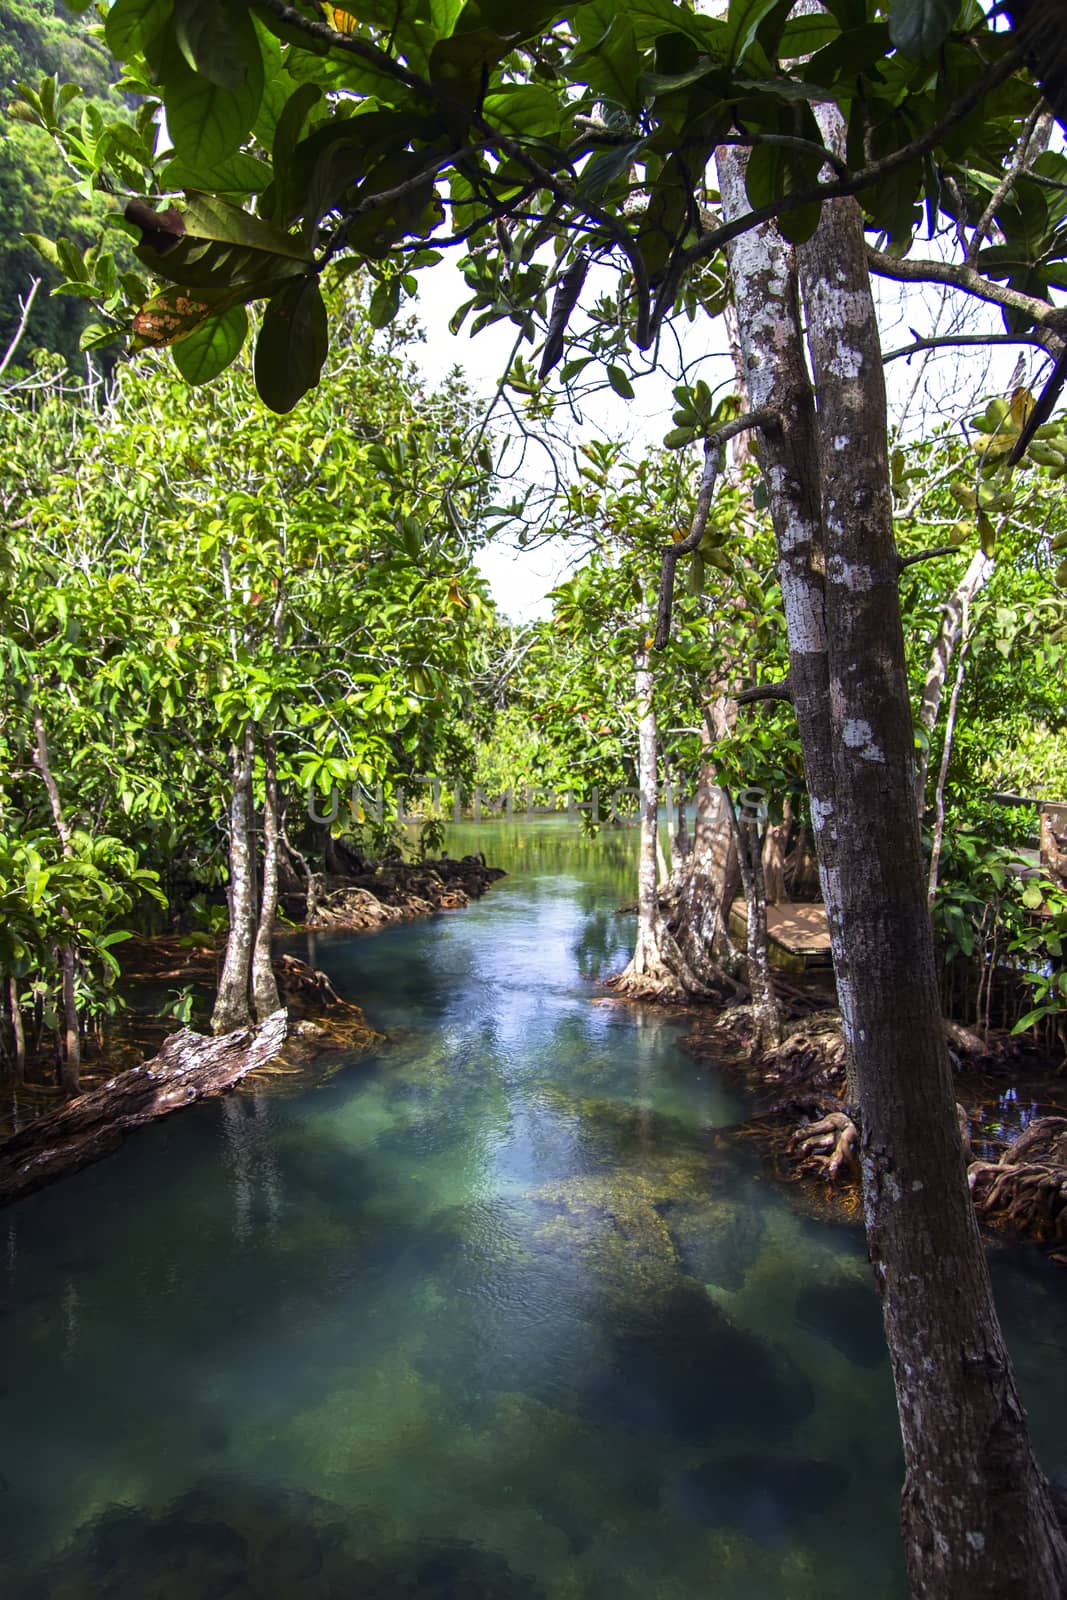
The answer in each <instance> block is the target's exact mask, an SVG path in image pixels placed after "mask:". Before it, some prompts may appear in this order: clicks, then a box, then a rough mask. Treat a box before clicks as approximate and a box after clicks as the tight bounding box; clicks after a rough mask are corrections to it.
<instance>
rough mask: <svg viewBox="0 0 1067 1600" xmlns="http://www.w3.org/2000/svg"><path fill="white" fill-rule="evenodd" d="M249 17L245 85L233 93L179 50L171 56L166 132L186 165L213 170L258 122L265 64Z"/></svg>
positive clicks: (166, 70) (166, 89)
mask: <svg viewBox="0 0 1067 1600" xmlns="http://www.w3.org/2000/svg"><path fill="white" fill-rule="evenodd" d="M244 15H245V26H246V28H247V30H248V32H247V49H248V55H247V57H246V60H245V74H244V78H243V81H242V82H241V83H240V84H238V85H236V86H234V87H224V86H223V85H221V84H218V83H213V82H212V81H211V79H210V78H206V77H203V76H202V75H201V74H200V73H197V72H194V71H193V70H192V68H191V67H190V66H189V63H188V62H187V61H186V59H185V57H184V56H183V55H182V53H181V52H180V50H179V49H178V47H177V44H176V42H175V43H174V45H173V48H171V49H170V50H168V51H167V52H166V62H165V66H164V70H163V104H164V107H165V110H166V113H167V131H168V132H169V134H170V136H171V138H172V139H173V140H174V148H175V150H176V151H177V153H178V155H179V156H181V157H182V159H183V160H185V161H189V162H192V163H193V164H195V165H196V166H200V167H207V168H211V167H214V166H217V165H218V163H219V162H220V161H225V160H227V159H228V158H229V157H230V156H232V155H233V154H234V152H235V151H236V150H237V149H238V147H239V145H240V143H241V141H242V139H243V138H244V136H245V134H246V133H248V131H249V129H250V128H251V126H252V124H253V123H254V122H255V120H256V113H257V112H258V111H259V103H260V100H261V99H262V98H263V58H262V56H261V55H260V50H259V39H258V37H257V35H256V31H255V28H254V27H253V26H252V22H251V19H250V18H249V17H248V15H247V13H245V14H244Z"/></svg>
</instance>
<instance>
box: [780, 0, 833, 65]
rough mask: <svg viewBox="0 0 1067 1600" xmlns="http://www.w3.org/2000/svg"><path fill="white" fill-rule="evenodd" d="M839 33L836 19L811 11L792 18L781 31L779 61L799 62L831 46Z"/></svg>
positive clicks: (822, 12) (827, 14)
mask: <svg viewBox="0 0 1067 1600" xmlns="http://www.w3.org/2000/svg"><path fill="white" fill-rule="evenodd" d="M840 33H841V24H840V23H839V22H838V21H837V18H836V17H832V16H830V14H829V13H828V12H825V11H813V12H812V13H811V14H810V15H809V16H806V17H792V18H791V19H790V20H789V21H788V22H787V23H786V25H785V27H784V28H783V29H782V37H781V39H780V40H779V42H778V59H779V61H799V60H801V59H803V58H804V57H805V56H810V55H814V54H815V52H816V50H822V49H823V48H824V47H825V46H826V45H828V44H832V43H833V41H834V40H835V39H836V38H838V37H839V35H840Z"/></svg>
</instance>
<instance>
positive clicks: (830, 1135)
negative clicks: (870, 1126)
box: [793, 1111, 860, 1183]
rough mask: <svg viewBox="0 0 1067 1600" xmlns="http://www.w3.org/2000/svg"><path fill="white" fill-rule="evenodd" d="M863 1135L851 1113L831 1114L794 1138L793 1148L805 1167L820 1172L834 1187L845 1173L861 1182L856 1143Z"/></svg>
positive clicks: (800, 1130)
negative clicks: (840, 1175) (836, 1181)
mask: <svg viewBox="0 0 1067 1600" xmlns="http://www.w3.org/2000/svg"><path fill="white" fill-rule="evenodd" d="M858 1138H859V1133H858V1130H857V1128H856V1124H855V1123H854V1122H853V1120H852V1118H851V1117H850V1116H849V1115H848V1112H847V1111H831V1112H829V1114H828V1115H827V1116H825V1117H821V1118H820V1119H819V1121H818V1122H810V1123H808V1125H807V1126H806V1127H804V1128H801V1129H799V1131H798V1132H797V1133H796V1134H794V1136H793V1148H794V1149H795V1150H796V1151H797V1153H798V1154H799V1155H800V1156H801V1158H802V1159H801V1167H802V1169H805V1170H807V1171H809V1172H811V1171H817V1172H819V1173H820V1174H821V1176H823V1177H825V1179H826V1181H827V1182H828V1183H833V1182H834V1181H835V1180H836V1179H837V1177H838V1175H839V1174H840V1173H841V1171H842V1170H844V1172H845V1175H846V1176H847V1177H849V1178H854V1179H858V1178H859V1175H860V1173H859V1159H858V1157H857V1154H856V1143H857V1140H858Z"/></svg>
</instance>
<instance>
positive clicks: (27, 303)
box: [0, 278, 41, 378]
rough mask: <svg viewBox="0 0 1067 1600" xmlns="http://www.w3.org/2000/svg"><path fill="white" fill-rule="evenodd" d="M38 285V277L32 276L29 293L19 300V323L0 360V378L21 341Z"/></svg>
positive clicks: (39, 284) (39, 285)
mask: <svg viewBox="0 0 1067 1600" xmlns="http://www.w3.org/2000/svg"><path fill="white" fill-rule="evenodd" d="M40 287H41V280H40V278H34V280H33V282H32V283H31V284H30V288H29V293H28V294H27V296H26V298H25V300H20V301H19V310H20V312H21V313H22V315H21V316H20V317H19V325H18V327H17V328H16V329H15V332H14V334H13V335H12V339H11V343H10V344H9V345H8V347H7V349H6V351H5V352H4V359H3V360H2V361H0V378H2V377H3V376H4V373H5V372H6V371H7V369H8V367H9V366H10V365H11V363H12V361H13V360H14V357H15V351H16V350H17V349H18V347H19V345H20V344H21V343H22V335H23V334H24V333H25V332H26V324H27V322H29V320H30V312H31V311H32V310H33V302H34V300H35V299H36V298H37V291H38V289H39V288H40Z"/></svg>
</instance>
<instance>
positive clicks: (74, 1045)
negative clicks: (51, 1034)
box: [59, 944, 82, 1095]
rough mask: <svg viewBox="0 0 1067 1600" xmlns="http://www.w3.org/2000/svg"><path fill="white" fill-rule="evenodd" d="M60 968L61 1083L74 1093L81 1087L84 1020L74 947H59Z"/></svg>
mask: <svg viewBox="0 0 1067 1600" xmlns="http://www.w3.org/2000/svg"><path fill="white" fill-rule="evenodd" d="M59 968H60V974H61V978H62V994H63V1053H62V1056H61V1058H60V1072H59V1086H60V1088H61V1089H62V1090H63V1093H64V1094H69V1095H75V1094H77V1093H78V1091H79V1089H80V1088H81V1055H82V1052H81V1023H80V1021H79V1018H78V997H77V993H76V991H75V987H74V946H73V945H70V944H64V945H60V947H59Z"/></svg>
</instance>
